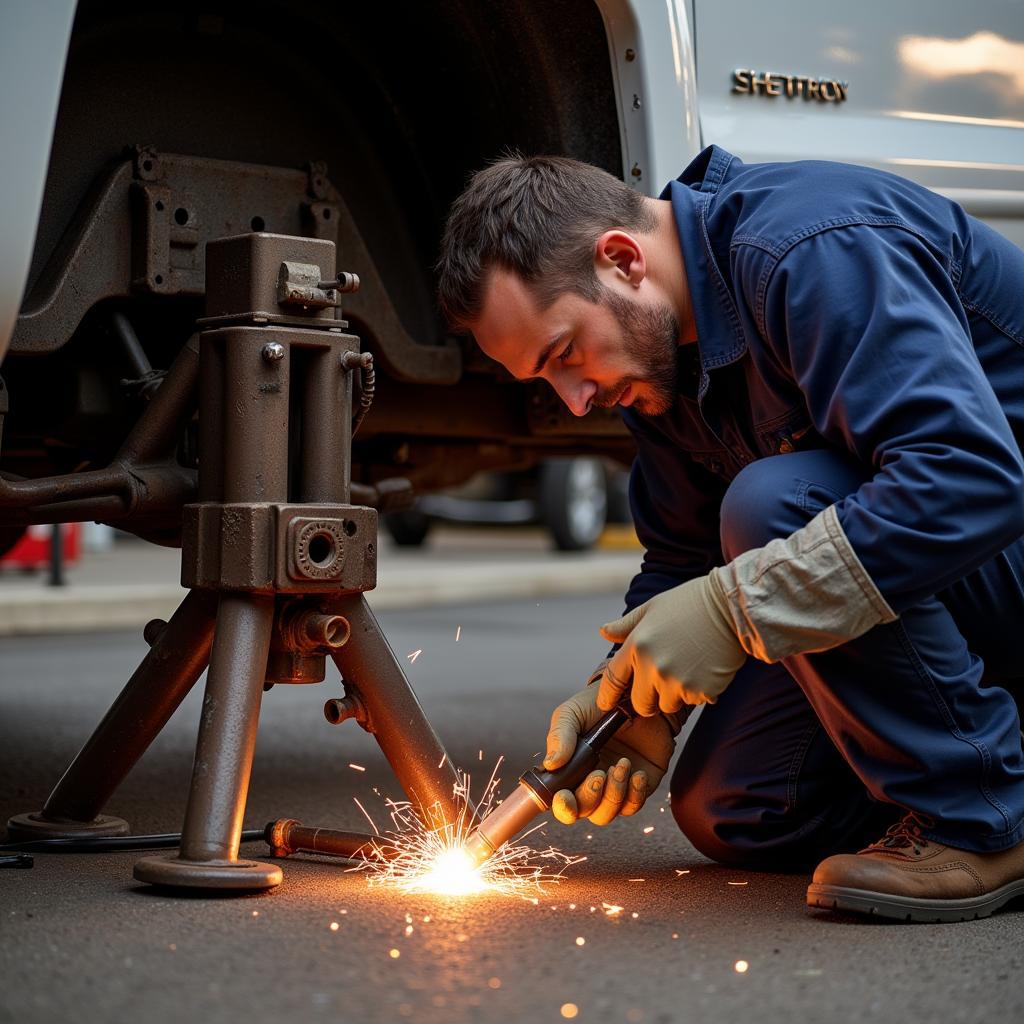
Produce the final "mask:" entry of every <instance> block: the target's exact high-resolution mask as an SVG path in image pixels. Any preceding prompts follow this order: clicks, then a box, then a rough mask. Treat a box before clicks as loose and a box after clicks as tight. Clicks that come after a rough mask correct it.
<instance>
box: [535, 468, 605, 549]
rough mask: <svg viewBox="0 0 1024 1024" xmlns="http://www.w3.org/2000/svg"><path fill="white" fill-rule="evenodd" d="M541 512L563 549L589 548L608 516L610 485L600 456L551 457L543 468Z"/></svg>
mask: <svg viewBox="0 0 1024 1024" xmlns="http://www.w3.org/2000/svg"><path fill="white" fill-rule="evenodd" d="M539 489H540V495H539V497H540V513H541V520H542V521H543V522H544V525H545V526H547V528H548V529H549V530H550V531H551V535H552V537H553V538H554V540H555V545H556V546H557V547H558V549H559V551H586V550H587V549H589V548H592V547H593V546H594V545H595V544H596V543H597V539H598V538H599V537H600V536H601V533H602V532H603V531H604V527H605V523H606V522H607V519H608V485H607V482H606V481H605V474H604V466H603V465H602V463H601V460H600V459H593V458H578V459H549V460H548V461H547V462H545V463H543V464H542V465H541V468H540V481H539Z"/></svg>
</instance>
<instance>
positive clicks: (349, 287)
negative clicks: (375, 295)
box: [317, 271, 359, 292]
mask: <svg viewBox="0 0 1024 1024" xmlns="http://www.w3.org/2000/svg"><path fill="white" fill-rule="evenodd" d="M317 288H324V289H326V290H328V291H335V290H337V291H339V292H357V291H359V275H358V274H349V273H346V272H344V271H342V272H341V273H340V274H338V277H337V280H335V281H320V282H319V283H318V284H317Z"/></svg>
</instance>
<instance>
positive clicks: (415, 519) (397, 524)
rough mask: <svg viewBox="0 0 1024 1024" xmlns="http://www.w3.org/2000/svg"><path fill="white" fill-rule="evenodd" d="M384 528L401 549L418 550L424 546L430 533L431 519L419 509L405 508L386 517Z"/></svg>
mask: <svg viewBox="0 0 1024 1024" xmlns="http://www.w3.org/2000/svg"><path fill="white" fill-rule="evenodd" d="M384 528H385V529H386V530H387V531H388V533H389V534H390V536H391V539H392V540H393V541H394V542H395V543H396V544H397V545H398V546H399V547H403V548H418V547H422V546H423V542H424V541H425V540H426V539H427V534H428V533H430V518H429V517H428V516H425V515H424V514H423V513H422V512H420V511H419V509H416V508H404V509H402V510H401V512H389V513H388V514H387V515H385V516H384Z"/></svg>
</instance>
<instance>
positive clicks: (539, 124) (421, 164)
mask: <svg viewBox="0 0 1024 1024" xmlns="http://www.w3.org/2000/svg"><path fill="white" fill-rule="evenodd" d="M132 144H144V145H147V146H152V147H154V148H155V149H156V150H162V151H168V152H177V153H186V154H193V155H197V156H207V157H214V158H218V159H226V160H235V161H245V162H251V163H255V164H267V165H272V166H279V167H296V168H298V167H302V166H304V165H305V164H306V163H307V162H308V161H310V160H324V161H326V163H327V166H328V173H329V174H330V177H331V179H332V181H333V182H334V183H335V184H336V185H337V186H338V188H339V189H340V191H341V193H342V195H343V196H344V197H345V200H346V202H347V203H348V205H349V207H350V209H351V210H352V212H353V216H354V217H355V220H356V222H357V224H358V226H359V229H360V231H361V232H362V234H363V236H364V238H365V239H366V241H367V244H368V247H369V249H370V252H371V254H372V256H373V258H374V261H375V262H376V264H377V266H378V269H379V271H380V273H381V275H382V277H383V278H384V281H385V283H386V284H387V285H388V290H389V293H390V295H391V296H392V299H393V302H394V304H395V307H396V309H397V311H398V314H399V316H400V317H401V319H402V321H403V324H404V326H405V328H406V330H407V331H408V332H409V333H410V334H411V335H412V336H414V337H416V338H417V339H419V340H421V341H423V342H429V341H432V340H434V339H435V338H436V336H437V333H438V330H439V325H438V323H437V321H436V316H435V312H434V310H435V306H434V297H433V278H432V274H431V271H430V268H431V266H432V265H433V263H434V261H435V259H436V255H437V242H438V238H439V235H440V231H441V226H442V224H443V220H444V216H445V213H446V211H447V208H448V206H449V204H450V202H451V200H452V199H453V198H454V197H455V195H456V194H457V193H458V192H459V190H460V189H461V188H462V186H463V184H464V182H465V180H466V178H467V176H468V175H469V173H471V172H472V171H473V170H475V169H476V168H477V167H479V166H481V165H482V164H483V163H484V162H485V161H486V160H487V159H488V158H491V157H493V156H495V155H497V154H498V153H500V152H501V151H502V150H504V149H508V148H517V149H520V150H522V151H524V152H559V153H566V154H570V155H573V156H576V157H578V158H580V159H583V160H587V161H589V162H592V163H596V164H599V165H601V166H603V167H605V168H607V169H608V170H610V171H612V172H613V173H617V174H621V156H620V152H619V134H618V127H617V121H616V112H615V103H614V96H613V85H612V76H611V69H610V63H609V57H608V47H607V42H606V38H605V35H604V29H603V25H602V22H601V18H600V14H599V12H598V10H597V7H596V6H595V5H594V4H593V2H592V0H544V2H540V0H500V2H499V0H486V2H481V0H446V2H445V3H434V4H431V3H422V2H399V3H390V4H388V3H366V4H348V3H346V4H341V3H336V4H329V3H323V4H319V5H315V6H314V5H298V4H294V3H286V2H282V0H256V2H248V3H245V4H239V3H224V2H221V3H217V2H203V3H201V4H199V3H196V4H187V5H186V4H182V3H181V0H151V2H150V3H147V4H146V5H139V4H137V3H135V2H132V0H114V2H111V0H82V2H81V3H80V5H79V10H78V14H77V17H76V21H75V27H74V31H73V34H72V40H71V47H70V51H69V56H68V62H67V69H66V74H65V81H64V88H63V92H62V97H61V103H60V109H59V113H58V118H57V128H56V132H55V137H54V146H53V151H52V155H51V160H50V168H49V174H48V179H47V183H46V193H45V199H44V204H43V212H42V217H41V221H40V225H39V232H38V236H37V242H36V248H35V253H34V257H33V262H32V268H31V272H30V279H29V291H31V287H32V284H33V283H34V282H35V281H36V280H37V279H38V277H39V275H40V273H41V272H42V270H43V267H44V266H45V265H46V263H47V261H48V260H49V258H50V257H51V256H52V254H53V252H54V250H55V248H56V246H57V243H58V241H59V240H60V237H61V235H62V234H63V233H64V231H65V230H66V229H67V227H68V225H69V224H70V223H71V221H72V219H73V217H74V215H75V213H76V211H77V210H78V209H79V207H80V206H81V204H82V201H83V198H84V197H85V195H86V194H87V192H88V190H89V188H90V186H91V185H92V182H93V180H94V179H95V177H96V175H97V174H98V173H99V172H100V170H101V169H102V168H103V167H104V166H106V165H107V164H109V163H111V162H112V161H115V160H117V159H118V158H120V157H121V156H122V154H123V151H124V148H125V147H126V146H128V145H132Z"/></svg>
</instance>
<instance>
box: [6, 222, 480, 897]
mask: <svg viewBox="0 0 1024 1024" xmlns="http://www.w3.org/2000/svg"><path fill="white" fill-rule="evenodd" d="M206 273H207V313H208V315H207V317H206V318H205V319H204V320H203V321H201V322H200V327H201V334H200V371H199V372H200V378H199V409H200V421H199V422H200V448H199V451H200V465H199V502H198V504H192V505H186V506H185V509H184V521H183V534H182V583H183V584H184V585H185V586H187V587H189V588H191V589H190V591H189V593H188V595H187V596H186V597H185V599H184V600H183V601H182V603H181V605H180V606H179V608H178V610H177V611H176V612H175V614H174V615H173V616H172V617H171V619H170V621H169V622H167V623H166V624H164V623H160V622H155V623H150V624H149V626H147V628H146V632H145V635H146V639H147V641H148V642H149V643H150V646H151V649H150V651H149V653H148V654H147V655H146V657H145V659H144V660H143V662H142V664H141V665H140V666H139V668H138V669H137V670H136V672H135V674H134V675H133V676H132V678H131V679H130V680H129V682H128V684H127V686H126V687H125V689H124V690H123V691H122V693H121V694H120V695H119V696H118V698H117V699H116V700H115V702H114V704H113V705H112V707H111V708H110V710H109V711H108V712H107V715H106V717H105V718H104V719H103V721H102V722H101V723H100V725H99V726H98V727H97V729H96V731H95V732H94V733H93V735H92V736H91V737H90V739H89V740H88V741H87V742H86V744H85V746H84V747H83V748H82V750H81V751H80V752H79V754H78V755H77V757H76V758H75V760H74V761H73V762H72V764H71V766H70V767H69V768H68V769H67V771H66V772H65V774H64V776H63V778H61V780H60V781H59V782H58V784H57V786H56V787H55V789H54V790H53V792H52V793H51V794H50V797H49V798H48V800H47V801H46V804H45V806H44V807H43V809H42V811H40V812H37V813H33V814H22V815H18V816H17V817H15V818H12V819H11V820H10V822H9V823H8V830H9V834H10V836H11V837H12V838H14V839H34V838H43V837H46V836H69V835H72V836H81V835H87V834H92V835H120V834H123V833H125V832H127V831H128V824H127V822H125V821H122V820H121V819H119V818H112V817H108V816H101V815H100V811H101V810H102V809H103V807H104V805H105V804H106V802H107V800H108V799H109V797H110V796H111V795H112V794H113V792H114V790H115V789H116V788H117V786H118V785H119V784H120V783H121V781H122V780H123V779H124V777H125V776H126V775H127V774H128V772H129V771H130V770H131V768H132V766H133V765H134V764H135V762H136V761H137V760H138V759H139V757H141V756H142V754H143V753H144V752H145V750H146V749H147V748H148V747H149V745H150V743H151V742H152V741H153V740H154V739H155V737H156V736H157V734H158V733H159V732H160V730H161V729H162V728H163V726H164V725H165V724H166V723H167V721H168V719H169V718H170V717H171V715H172V714H173V712H174V710H175V709H176V708H177V707H178V705H179V704H180V703H181V701H182V700H183V699H184V698H185V695H186V694H187V693H188V692H189V690H190V689H191V688H192V686H193V685H194V684H195V682H196V680H197V679H198V678H199V676H200V675H201V674H202V672H203V670H204V669H205V668H206V667H207V665H209V674H208V677H207V683H206V694H205V697H204V700H203V711H202V716H201V720H200V724H199V737H198V742H197V745H196V757H195V764H194V767H193V773H192V783H191V789H190V791H189V799H188V807H187V809H186V812H185V823H184V826H183V829H182V840H181V848H180V849H179V851H178V854H177V855H176V856H172V857H145V858H143V859H141V860H139V861H138V862H137V863H136V864H135V870H134V874H135V877H136V878H137V879H139V880H140V881H143V882H149V883H152V884H155V885H165V886H173V887H179V888H183V889H193V888H203V889H266V888H270V887H272V886H275V885H277V884H278V883H280V881H281V879H282V872H281V868H280V867H279V866H277V865H276V864H264V863H259V862H256V861H248V860H239V859H238V846H239V837H240V834H241V828H242V817H243V814H244V811H245V799H246V793H247V791H248V786H249V774H250V770H251V767H252V758H253V751H254V749H255V744H256V730H257V725H258V721H259V712H260V703H261V699H262V695H263V691H264V689H265V688H269V686H270V685H272V684H275V683H314V682H320V681H321V680H322V679H323V678H324V670H325V660H326V656H327V655H328V654H330V655H331V657H332V658H333V659H334V661H335V663H336V665H337V666H338V669H339V671H340V672H341V675H342V678H343V679H344V680H345V682H346V690H347V692H348V696H347V698H346V700H345V701H344V702H342V703H343V704H344V705H345V707H344V709H343V710H342V711H341V712H339V713H336V717H337V718H343V717H357V718H358V719H359V720H360V722H361V724H363V726H364V727H365V728H367V729H368V730H369V731H370V732H372V733H373V734H374V736H375V737H376V739H377V741H378V743H379V744H380V747H381V749H382V750H383V752H384V755H385V756H386V757H387V759H388V761H389V762H390V764H391V766H392V768H393V769H394V771H395V774H396V776H397V777H398V780H399V782H400V783H401V785H402V787H403V789H404V790H405V792H406V794H407V796H408V797H409V799H410V800H411V801H412V802H413V804H414V806H417V807H419V808H422V809H424V810H423V812H422V813H423V814H425V815H427V816H430V815H431V814H433V813H440V814H441V815H443V816H444V818H445V819H446V820H448V821H454V820H456V819H457V818H458V816H459V813H460V810H463V811H464V808H462V807H461V806H460V803H459V798H458V797H457V795H456V792H455V789H456V782H457V776H456V772H455V769H454V768H453V766H452V765H451V761H450V759H449V758H448V757H447V756H446V754H445V750H444V748H443V747H442V745H441V743H440V740H439V739H438V738H437V736H436V734H435V733H434V731H433V729H432V728H431V727H430V724H429V722H428V721H427V720H426V718H425V716H424V714H423V711H422V709H421V708H420V705H419V702H418V701H417V699H416V696H415V694H414V693H413V691H412V689H411V687H410V685H409V682H408V680H407V679H406V678H405V674H404V672H403V671H402V667H401V664H400V663H399V662H398V659H397V658H396V657H395V655H394V652H393V651H392V650H391V648H390V647H389V646H388V643H387V640H386V639H385V637H384V635H383V634H382V633H381V630H380V627H379V626H378V624H377V621H376V619H375V618H374V616H373V613H372V612H371V610H370V608H369V606H368V605H367V603H366V599H365V598H364V597H363V591H366V590H370V589H372V588H373V587H374V586H375V585H376V539H377V533H376V531H377V513H376V511H375V510H374V509H372V508H368V507H364V506H359V505H352V504H350V503H349V499H350V486H351V485H350V470H351V441H352V390H353V389H352V374H353V372H355V371H357V370H358V369H359V368H360V367H364V368H365V367H366V366H367V365H368V360H367V357H366V356H365V355H364V356H360V355H359V340H358V338H356V337H354V336H352V335H348V334H344V333H342V330H343V328H344V327H345V326H347V325H346V323H345V321H343V320H338V319H336V318H335V312H334V311H335V308H336V307H337V306H338V305H339V304H340V303H339V301H338V291H339V290H346V289H347V286H349V285H351V284H352V283H353V279H352V277H351V275H345V274H342V275H340V276H338V277H336V275H335V251H334V243H333V242H329V241H324V240H319V239H309V238H293V237H289V236H285V235H272V234H251V235H240V236H236V237H233V238H225V239H220V240H218V241H215V242H211V243H210V244H209V245H208V247H207V257H206ZM356 712H357V713H356ZM367 838H369V837H367Z"/></svg>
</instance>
